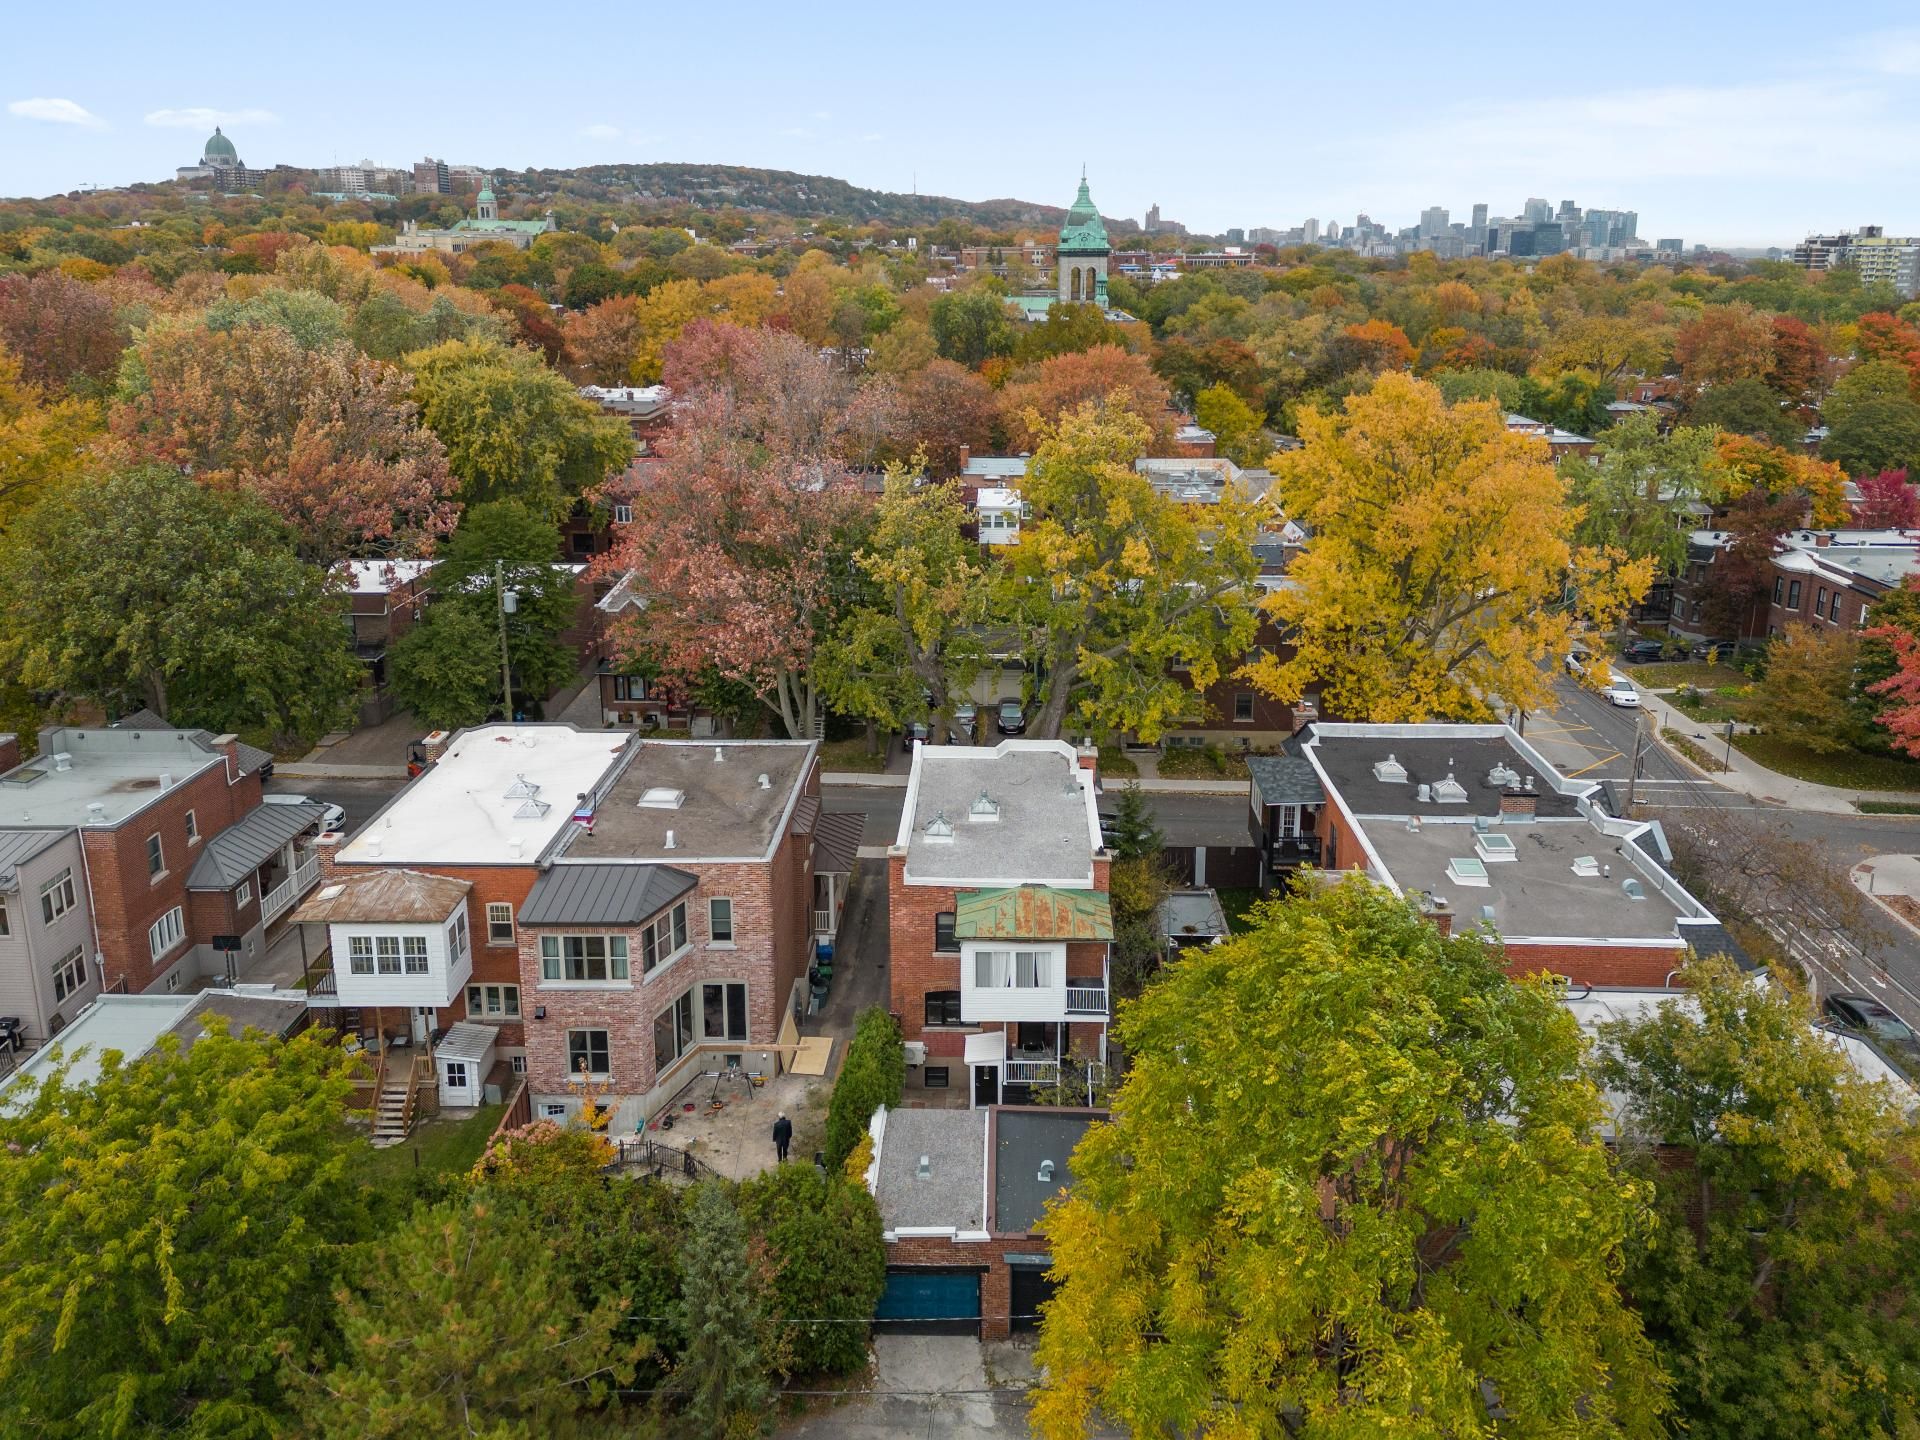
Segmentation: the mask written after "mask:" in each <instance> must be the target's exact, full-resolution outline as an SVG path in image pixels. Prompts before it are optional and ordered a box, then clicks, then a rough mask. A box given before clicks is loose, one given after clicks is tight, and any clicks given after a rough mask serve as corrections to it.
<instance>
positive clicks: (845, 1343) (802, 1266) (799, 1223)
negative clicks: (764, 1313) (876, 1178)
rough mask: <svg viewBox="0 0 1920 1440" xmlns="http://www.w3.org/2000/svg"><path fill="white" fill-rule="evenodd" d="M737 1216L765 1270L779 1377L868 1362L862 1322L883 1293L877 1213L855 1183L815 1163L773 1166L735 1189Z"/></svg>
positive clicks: (884, 1249) (842, 1371) (883, 1261)
mask: <svg viewBox="0 0 1920 1440" xmlns="http://www.w3.org/2000/svg"><path fill="white" fill-rule="evenodd" d="M738 1200H739V1208H740V1215H741V1218H742V1219H743V1220H745V1221H746V1224H747V1229H748V1230H749V1231H751V1232H752V1234H753V1235H754V1237H755V1238H756V1239H758V1240H759V1241H761V1242H763V1243H764V1244H765V1245H766V1247H767V1250H768V1253H769V1257H770V1263H771V1265H772V1270H773V1279H772V1285H771V1287H770V1295H769V1299H770V1300H771V1302H772V1307H773V1319H774V1321H775V1322H776V1333H777V1334H778V1335H779V1337H780V1338H779V1340H778V1342H777V1347H776V1353H778V1354H779V1356H780V1357H781V1359H782V1362H783V1364H782V1369H783V1371H784V1372H785V1373H786V1374H788V1375H804V1374H812V1373H815V1372H830V1373H834V1374H846V1373H848V1372H850V1371H854V1370H858V1369H860V1368H861V1367H862V1366H864V1365H865V1364H866V1363H867V1327H866V1322H867V1321H868V1320H870V1319H871V1318H872V1317H873V1309H874V1306H876V1305H877V1304H879V1303H880V1292H881V1291H882V1290H884V1289H886V1285H887V1247H886V1245H885V1244H884V1243H883V1241H882V1240H881V1238H880V1236H881V1228H882V1227H881V1222H880V1207H879V1206H878V1205H876V1204H875V1203H874V1199H873V1196H872V1195H870V1194H869V1193H868V1192H867V1188H866V1186H865V1185H863V1184H856V1183H853V1182H851V1181H849V1180H848V1179H847V1177H846V1176H844V1175H842V1174H841V1173H840V1171H839V1170H837V1169H834V1170H824V1169H822V1168H821V1167H819V1166H817V1165H806V1164H798V1165H777V1166H775V1167H774V1168H773V1169H771V1170H763V1171H762V1172H761V1173H760V1174H758V1175H756V1176H754V1177H753V1178H752V1179H751V1180H748V1181H747V1182H746V1183H745V1184H744V1185H742V1186H741V1187H740V1194H739V1197H738Z"/></svg>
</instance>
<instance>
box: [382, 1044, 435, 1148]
mask: <svg viewBox="0 0 1920 1440" xmlns="http://www.w3.org/2000/svg"><path fill="white" fill-rule="evenodd" d="M432 1074H433V1062H432V1061H431V1060H429V1059H427V1057H426V1056H424V1055H415V1056H412V1057H410V1058H409V1059H407V1060H404V1061H402V1062H401V1064H400V1065H399V1066H396V1067H394V1069H391V1070H390V1069H388V1068H387V1066H386V1064H385V1063H384V1060H383V1063H382V1064H381V1067H380V1077H379V1081H378V1089H376V1090H375V1092H374V1097H373V1138H374V1141H375V1143H380V1142H382V1141H384V1142H386V1143H389V1144H391V1143H393V1142H395V1141H399V1140H404V1139H406V1138H407V1136H408V1134H410V1133H411V1132H412V1130H413V1110H414V1102H415V1098H416V1097H417V1096H418V1094H419V1092H420V1085H421V1082H422V1077H423V1076H426V1077H431V1076H432Z"/></svg>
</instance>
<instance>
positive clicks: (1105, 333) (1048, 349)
mask: <svg viewBox="0 0 1920 1440" xmlns="http://www.w3.org/2000/svg"><path fill="white" fill-rule="evenodd" d="M1132 328H1133V329H1134V330H1135V331H1138V330H1139V329H1140V327H1139V326H1137V325H1136V326H1134V327H1132ZM1127 329H1128V327H1126V326H1124V325H1116V324H1114V323H1113V322H1112V321H1111V320H1109V319H1107V315H1106V311H1104V310H1103V309H1101V308H1100V307H1099V306H1098V305H1084V304H1081V305H1076V304H1068V303H1063V302H1059V301H1056V302H1055V303H1053V304H1052V305H1049V306H1048V307H1047V318H1046V319H1045V320H1042V321H1041V322H1040V323H1039V324H1037V325H1027V326H1024V327H1023V328H1022V329H1021V331H1020V335H1019V338H1018V339H1017V340H1015V341H1014V345H1013V357H1014V359H1016V360H1018V361H1020V362H1021V363H1022V364H1032V363H1034V362H1037V361H1040V360H1045V359H1048V358H1050V357H1051V356H1054V355H1067V354H1071V353H1072V352H1073V351H1075V350H1091V349H1093V347H1094V346H1096V345H1118V346H1120V347H1121V348H1122V349H1131V348H1132V347H1131V346H1130V345H1129V344H1128V340H1129V338H1130V337H1129V336H1128V333H1127Z"/></svg>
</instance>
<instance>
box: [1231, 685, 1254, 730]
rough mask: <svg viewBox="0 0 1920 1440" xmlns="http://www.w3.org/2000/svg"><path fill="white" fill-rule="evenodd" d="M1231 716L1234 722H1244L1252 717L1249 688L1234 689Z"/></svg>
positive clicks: (1251, 698)
mask: <svg viewBox="0 0 1920 1440" xmlns="http://www.w3.org/2000/svg"><path fill="white" fill-rule="evenodd" d="M1233 718H1234V722H1235V723H1236V724H1245V723H1247V722H1248V721H1250V720H1252V719H1253V692H1252V691H1251V690H1236V691H1234V693H1233Z"/></svg>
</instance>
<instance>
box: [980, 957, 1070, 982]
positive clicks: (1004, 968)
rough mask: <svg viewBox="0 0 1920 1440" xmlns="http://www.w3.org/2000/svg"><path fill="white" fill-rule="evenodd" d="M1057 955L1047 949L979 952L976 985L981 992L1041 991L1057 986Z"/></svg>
mask: <svg viewBox="0 0 1920 1440" xmlns="http://www.w3.org/2000/svg"><path fill="white" fill-rule="evenodd" d="M1052 962H1053V956H1052V954H1051V953H1050V952H1048V951H1046V950H977V951H975V952H974V956H973V971H974V975H973V983H974V987H975V988H976V989H980V990H1040V989H1045V988H1046V987H1047V986H1049V985H1051V984H1052V983H1053V980H1052V978H1051V977H1052V973H1053V964H1052Z"/></svg>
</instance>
